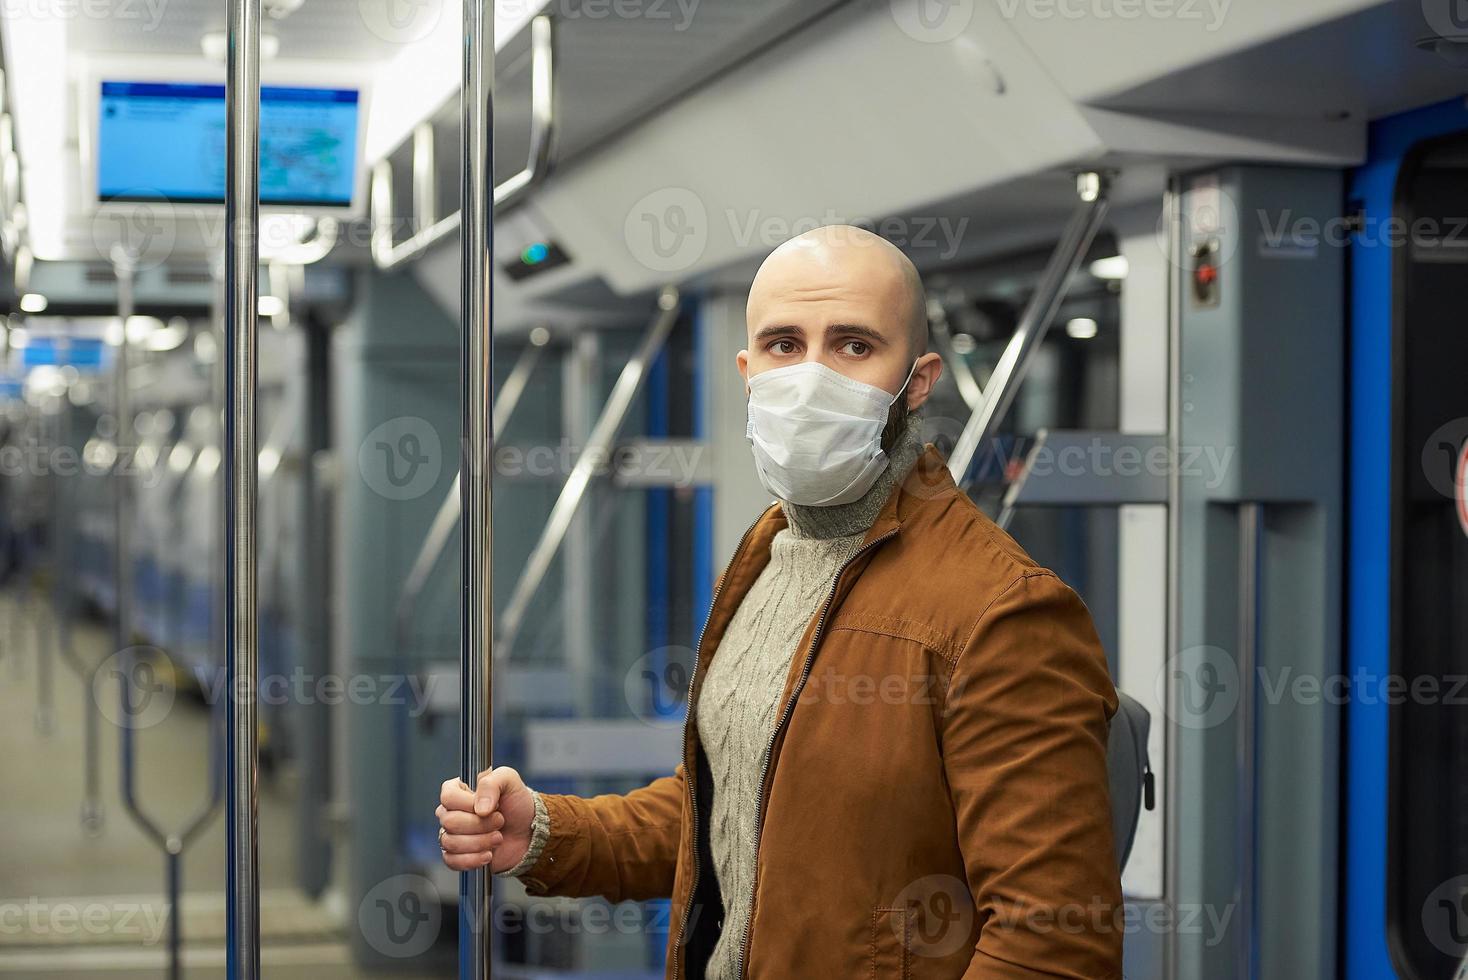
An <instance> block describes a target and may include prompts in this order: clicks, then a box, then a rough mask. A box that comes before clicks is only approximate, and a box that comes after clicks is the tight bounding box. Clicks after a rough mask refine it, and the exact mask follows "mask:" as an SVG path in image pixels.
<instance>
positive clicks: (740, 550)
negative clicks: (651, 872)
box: [673, 513, 764, 980]
mask: <svg viewBox="0 0 1468 980" xmlns="http://www.w3.org/2000/svg"><path fill="white" fill-rule="evenodd" d="M762 520H764V513H761V514H760V516H759V517H756V518H755V519H754V523H753V524H751V525H749V527H747V528H745V529H744V534H743V535H742V536H741V537H740V538H739V544H737V545H736V546H735V547H734V556H733V557H732V558H730V559H729V564H728V566H727V567H726V568H725V569H724V575H723V577H722V578H720V579H719V585H718V588H716V589H714V595H713V598H712V599H711V600H709V617H710V618H712V617H713V614H714V610H715V609H717V608H718V606H719V596H721V595H723V594H724V583H726V582H728V581H729V572H730V571H731V570H733V568H734V565H735V564H736V563H737V562H738V561H739V559H740V558H741V557H743V555H744V545H745V543H746V542H748V541H749V536H750V534H751V533H753V531H754V529H755V527H756V526H757V525H758V524H759V522H760V521H762ZM708 628H709V624H708V620H704V623H703V629H701V630H699V633H698V644H697V645H696V646H695V647H694V648H693V670H692V671H690V672H689V675H688V705H687V707H686V708H685V709H684V722H683V724H684V727H685V734H684V748H683V770H684V771H683V778H684V779H685V780H686V781H687V782H688V807H689V813H690V814H691V815H692V817H693V827H692V829H691V831H690V833H691V843H692V844H693V877H692V879H691V880H690V882H689V886H688V902H687V904H685V905H684V906H683V921H682V922H681V923H680V924H679V926H678V941H677V942H676V943H674V944H673V980H678V973H679V969H678V967H679V963H678V955H679V953H681V952H682V949H683V938H684V936H686V935H687V933H688V919H689V916H690V915H691V914H692V912H693V897H694V896H695V895H697V894H698V794H697V793H696V792H694V789H693V779H694V776H695V775H696V773H695V771H694V770H693V769H691V768H689V762H690V761H691V760H690V759H689V758H688V747H687V733H686V727H687V726H688V725H689V724H690V723H692V721H693V691H694V688H695V687H696V686H697V682H698V668H699V665H700V663H702V661H703V638H704V636H705V635H706V634H707V633H708Z"/></svg>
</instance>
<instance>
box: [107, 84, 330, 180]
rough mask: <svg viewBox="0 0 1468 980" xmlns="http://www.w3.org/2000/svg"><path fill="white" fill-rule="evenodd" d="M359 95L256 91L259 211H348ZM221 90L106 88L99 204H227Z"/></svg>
mask: <svg viewBox="0 0 1468 980" xmlns="http://www.w3.org/2000/svg"><path fill="white" fill-rule="evenodd" d="M357 108H358V93H357V91H356V90H355V89H326V88H279V87H272V86H261V88H260V202H261V203H262V204H281V205H297V206H302V207H306V206H312V207H322V206H325V207H347V206H348V205H350V204H351V203H352V190H353V188H354V187H355V186H356V169H357V160H356V157H357V126H358V125H359V120H358V118H357ZM226 159H227V157H226V153H225V116H224V86H223V85H179V84H172V83H166V82H103V83H102V95H101V103H100V105H99V107H98V123H97V194H98V197H100V198H101V199H102V200H104V201H170V202H174V203H181V204H222V203H223V202H224V183H225V165H226Z"/></svg>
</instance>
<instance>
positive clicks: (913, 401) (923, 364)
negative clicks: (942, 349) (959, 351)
mask: <svg viewBox="0 0 1468 980" xmlns="http://www.w3.org/2000/svg"><path fill="white" fill-rule="evenodd" d="M942 374H943V358H941V357H939V356H938V355H937V354H933V353H927V354H924V355H923V356H922V357H919V358H918V359H917V366H916V367H915V368H913V371H912V380H911V381H909V382H908V383H907V410H908V411H909V412H913V411H916V410H917V409H919V408H921V407H922V405H923V402H925V401H927V400H928V397H929V396H930V395H932V393H933V386H934V385H936V384H937V383H938V378H939V377H941V376H942Z"/></svg>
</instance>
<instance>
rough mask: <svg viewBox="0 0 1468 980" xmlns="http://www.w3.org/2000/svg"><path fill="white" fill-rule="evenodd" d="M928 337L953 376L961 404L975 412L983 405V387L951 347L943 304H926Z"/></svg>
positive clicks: (951, 336)
mask: <svg viewBox="0 0 1468 980" xmlns="http://www.w3.org/2000/svg"><path fill="white" fill-rule="evenodd" d="M928 327H929V329H928V336H929V337H930V338H932V344H933V346H934V347H936V348H937V349H938V356H939V357H941V358H942V359H943V363H944V364H945V365H946V366H947V368H948V373H949V374H951V375H953V383H954V385H955V386H956V387H957V388H958V395H959V397H960V398H962V399H963V403H964V404H965V405H967V406H968V410H969V411H970V412H977V411H978V410H979V408H980V407H981V406H982V405H983V404H984V387H983V385H982V384H981V383H980V382H979V379H978V378H976V377H974V372H973V371H972V370H971V369H970V368H969V366H968V362H967V361H965V360H964V359H963V357H962V356H960V355H959V353H958V351H957V350H956V349H954V346H953V328H952V326H951V325H950V324H949V323H948V313H947V311H946V310H944V309H943V304H942V303H938V302H930V303H929V304H928Z"/></svg>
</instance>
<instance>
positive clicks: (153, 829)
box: [63, 246, 222, 980]
mask: <svg viewBox="0 0 1468 980" xmlns="http://www.w3.org/2000/svg"><path fill="white" fill-rule="evenodd" d="M135 263H136V256H134V255H133V254H132V253H130V252H129V251H128V250H126V249H125V248H123V247H121V246H116V247H114V249H113V252H112V265H113V270H114V271H115V273H116V276H117V312H118V317H119V318H120V319H121V321H122V337H121V338H120V340H119V342H118V347H117V367H116V372H115V378H116V381H115V384H116V386H117V391H116V393H115V396H114V397H115V401H116V412H117V447H118V453H117V459H116V461H115V464H114V465H115V466H116V469H115V471H114V473H113V480H114V488H115V492H114V494H113V503H114V506H115V508H116V516H117V529H116V532H115V534H114V538H113V548H114V552H115V554H114V559H115V561H116V569H115V571H116V576H117V611H116V615H115V616H114V617H113V634H112V637H113V646H114V655H115V656H116V657H117V658H118V662H117V668H118V669H117V670H116V674H117V679H118V690H119V693H120V696H121V701H122V704H121V715H120V716H119V717H120V718H121V724H120V725H119V726H118V749H119V752H120V756H121V759H120V762H121V765H120V774H121V793H122V805H123V809H124V810H125V811H126V812H127V814H128V816H129V817H131V818H132V821H133V823H135V824H137V826H138V828H139V829H140V830H142V831H143V834H144V836H146V837H147V838H148V839H149V840H150V841H152V842H153V843H154V844H156V845H157V846H158V848H159V850H161V851H162V852H163V855H164V868H165V878H166V880H167V894H168V907H169V918H168V976H169V977H170V978H171V980H177V978H178V977H180V976H182V960H181V956H182V945H183V931H182V929H183V927H182V914H181V910H180V903H179V899H180V897H181V892H182V887H183V854H184V851H185V850H187V848H188V846H189V844H190V843H192V842H193V840H194V839H195V838H196V837H198V835H199V833H200V832H201V831H202V830H203V829H204V827H205V825H206V824H208V822H209V819H210V818H211V817H212V816H213V815H214V812H215V810H217V809H218V807H219V802H220V798H221V795H222V792H221V790H222V786H221V782H220V773H219V765H218V755H219V748H220V746H219V742H220V738H219V725H218V723H217V721H216V719H214V718H211V719H210V735H211V737H210V743H211V744H210V758H209V773H210V779H209V795H208V797H207V798H206V799H205V800H204V802H203V803H202V804H200V806H199V808H198V810H196V811H195V813H194V814H193V815H192V816H191V817H190V818H189V819H188V820H186V821H185V822H184V824H183V826H182V828H181V829H179V830H178V831H173V832H170V831H168V830H166V829H165V828H164V827H163V825H162V824H161V823H160V822H159V821H158V820H156V819H154V818H153V817H152V816H151V815H149V814H148V813H147V811H145V810H144V809H143V807H142V804H141V803H139V801H138V795H137V767H136V764H135V761H136V756H137V747H136V744H135V731H134V718H135V710H134V708H133V704H134V690H133V682H134V681H135V680H137V679H138V678H137V675H136V670H137V665H138V659H137V654H136V651H135V650H134V649H133V648H132V639H133V631H132V619H131V609H130V602H131V591H132V587H131V575H130V570H129V567H128V565H129V562H130V561H131V560H132V559H131V555H130V554H129V553H128V552H129V546H128V535H127V513H126V510H127V502H128V500H129V498H130V496H131V494H130V493H129V492H128V491H129V489H130V488H129V485H128V475H127V474H126V473H125V472H124V469H123V466H122V465H121V464H122V460H123V453H125V452H129V451H131V449H132V447H131V442H132V410H131V406H130V405H129V391H128V356H129V354H128V340H127V322H128V320H129V318H131V317H132V314H133V277H134V274H135V268H136V266H135ZM63 645H64V647H66V648H67V653H66V656H67V660H68V663H72V664H73V669H77V670H78V674H79V676H83V677H85V678H86V679H88V680H89V681H91V680H93V679H95V677H96V674H97V670H98V668H100V666H101V664H98V665H96V666H93V667H91V668H90V669H79V668H81V667H82V665H81V662H80V659H79V658H76V656H75V651H73V650H71V649H70V636H69V632H68V637H67V640H66V642H65V643H64V644H63ZM88 727H89V731H88V739H89V744H88V765H89V769H90V767H91V766H92V765H95V762H94V760H93V758H92V755H93V753H95V751H96V747H95V745H92V744H90V742H91V739H93V738H95V731H93V730H92V729H93V728H94V725H93V724H92V722H91V720H90V719H89V723H88ZM94 775H95V774H94V773H91V772H90V771H89V776H88V779H89V781H90V780H91V779H92V778H93V776H94ZM90 788H91V787H90V782H89V789H90ZM89 817H90V818H91V819H92V821H94V822H89ZM82 821H83V824H84V825H86V826H87V827H88V829H89V830H95V829H96V828H97V827H98V826H99V825H100V821H101V811H100V809H97V808H96V806H95V800H92V801H89V802H84V803H83V808H82Z"/></svg>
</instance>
